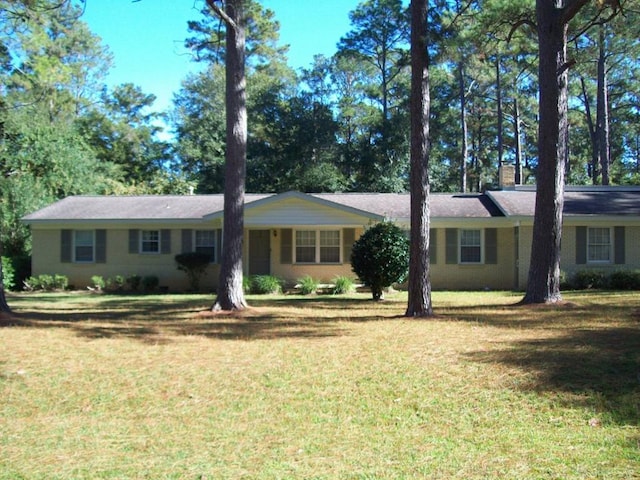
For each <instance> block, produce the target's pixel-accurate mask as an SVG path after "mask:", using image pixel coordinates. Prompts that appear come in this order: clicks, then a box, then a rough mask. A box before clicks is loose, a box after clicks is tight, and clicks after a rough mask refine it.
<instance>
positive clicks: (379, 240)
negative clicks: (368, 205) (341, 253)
mask: <svg viewBox="0 0 640 480" xmlns="http://www.w3.org/2000/svg"><path fill="white" fill-rule="evenodd" d="M351 268H352V269H353V271H354V273H355V274H356V275H357V276H358V278H359V279H360V280H361V281H362V283H364V284H365V285H367V286H368V287H369V288H370V289H371V294H372V296H373V299H374V300H380V299H382V297H383V290H384V289H385V288H387V287H390V286H391V285H393V284H394V283H402V282H404V281H405V280H406V278H407V275H408V273H409V239H408V238H407V236H406V235H405V233H404V232H403V231H402V229H401V228H400V227H398V226H397V225H395V224H394V223H392V222H381V223H377V224H375V225H374V226H372V227H370V228H368V229H367V230H366V231H365V232H364V233H363V234H362V236H361V237H360V238H359V239H358V240H356V242H355V243H354V244H353V249H352V251H351Z"/></svg>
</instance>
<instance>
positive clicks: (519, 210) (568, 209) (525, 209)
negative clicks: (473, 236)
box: [489, 187, 640, 217]
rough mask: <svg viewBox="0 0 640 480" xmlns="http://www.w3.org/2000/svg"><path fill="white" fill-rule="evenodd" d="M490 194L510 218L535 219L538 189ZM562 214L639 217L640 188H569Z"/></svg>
mask: <svg viewBox="0 0 640 480" xmlns="http://www.w3.org/2000/svg"><path fill="white" fill-rule="evenodd" d="M489 195H490V196H491V198H493V199H494V201H495V202H496V203H497V204H498V205H499V206H500V207H501V209H502V210H503V211H504V213H505V214H506V215H507V216H510V217H511V216H516V217H533V214H534V212H535V203H536V192H535V190H533V189H527V190H502V191H495V192H490V193H489ZM563 214H564V215H565V216H581V215H620V216H640V188H638V187H609V188H606V187H590V188H589V187H582V188H580V187H567V189H566V190H565V194H564V210H563Z"/></svg>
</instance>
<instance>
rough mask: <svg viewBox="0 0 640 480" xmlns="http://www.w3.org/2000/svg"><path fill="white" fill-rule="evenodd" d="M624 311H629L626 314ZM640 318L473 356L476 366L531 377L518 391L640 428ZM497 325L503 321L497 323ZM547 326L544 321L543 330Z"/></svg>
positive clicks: (514, 343)
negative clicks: (502, 367) (556, 397)
mask: <svg viewBox="0 0 640 480" xmlns="http://www.w3.org/2000/svg"><path fill="white" fill-rule="evenodd" d="M627 310H628V309H627ZM636 316H638V317H640V314H638V313H635V314H632V318H631V319H630V321H629V322H628V323H627V324H623V325H621V324H620V323H621V322H617V324H616V325H613V326H609V327H607V326H606V325H596V326H585V327H584V328H568V327H567V326H566V324H565V326H564V330H566V331H565V332H558V334H556V335H553V336H551V337H547V336H545V337H543V338H537V339H527V340H524V339H523V340H516V341H505V342H503V344H504V348H500V349H498V350H491V351H482V352H473V353H469V354H467V357H468V358H470V359H471V360H473V361H476V362H483V363H488V364H495V363H499V364H504V365H508V366H510V367H516V368H519V369H521V370H522V371H524V372H529V373H533V374H534V375H533V376H532V377H531V381H530V382H527V383H525V384H523V385H520V388H521V389H523V390H533V391H537V392H541V393H542V392H551V393H553V392H561V393H564V394H566V395H560V396H559V401H561V402H563V401H564V402H566V403H567V404H570V405H578V406H580V407H584V408H588V409H590V410H594V411H595V412H599V413H603V412H606V414H607V415H608V417H607V418H608V420H610V421H611V422H614V423H617V424H621V425H634V426H638V425H640V327H639V325H638V321H639V320H640V318H633V317H636ZM500 323H501V322H500ZM549 326H551V325H550V324H549V322H548V320H547V327H549Z"/></svg>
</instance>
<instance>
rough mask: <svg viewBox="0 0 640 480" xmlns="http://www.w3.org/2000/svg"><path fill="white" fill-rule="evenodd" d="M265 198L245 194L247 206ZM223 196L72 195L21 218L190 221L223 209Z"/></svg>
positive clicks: (38, 219)
mask: <svg viewBox="0 0 640 480" xmlns="http://www.w3.org/2000/svg"><path fill="white" fill-rule="evenodd" d="M268 196H269V195H247V196H246V202H247V203H250V202H253V201H256V200H259V199H262V198H265V197H268ZM223 207H224V197H223V195H140V196H84V195H78V196H72V197H67V198H65V199H63V200H60V201H58V202H56V203H53V204H51V205H49V206H48V207H45V208H43V209H41V210H38V211H36V212H34V213H32V214H30V215H27V216H26V217H24V220H25V221H27V222H30V221H42V220H46V221H50V220H58V221H65V220H193V219H201V218H203V217H204V216H206V215H209V214H211V213H214V212H218V211H221V210H223Z"/></svg>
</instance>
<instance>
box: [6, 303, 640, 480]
mask: <svg viewBox="0 0 640 480" xmlns="http://www.w3.org/2000/svg"><path fill="white" fill-rule="evenodd" d="M566 297H567V300H568V301H569V302H571V305H570V306H569V305H565V306H562V307H559V308H558V307H537V308H523V307H518V306H516V305H515V302H516V301H517V299H518V295H514V294H510V293H500V292H495V293H487V292H483V293H474V292H464V293H463V294H459V293H455V292H436V293H434V306H435V308H436V313H437V317H435V318H430V319H410V318H404V317H401V316H400V315H401V314H402V312H404V309H405V308H406V296H405V295H404V294H402V293H396V294H393V295H389V296H388V297H387V300H386V301H385V302H371V301H370V300H369V299H368V297H367V296H363V295H351V296H347V297H330V296H326V297H325V296H315V297H294V296H287V297H284V296H275V297H250V304H251V308H248V309H246V310H245V311H242V312H235V313H233V314H220V313H215V314H211V313H209V312H203V307H204V306H206V305H207V304H209V303H210V302H211V299H210V298H208V297H205V296H162V297H160V296H158V297H145V296H129V297H115V296H106V295H104V296H100V295H93V296H90V295H75V296H70V295H66V296H65V295H52V296H44V295H42V296H39V295H35V296H27V295H20V296H12V297H11V298H10V299H9V300H10V303H11V305H12V307H13V308H14V310H15V311H16V315H17V317H18V318H19V319H20V321H21V322H23V323H22V325H18V326H14V327H12V328H3V329H0V345H2V347H1V348H2V355H1V356H0V395H1V396H2V398H3V402H2V403H0V418H1V419H2V421H0V450H2V452H3V454H2V456H0V478H242V477H245V478H327V479H329V478H354V479H355V478H443V479H444V478H447V479H456V478H458V479H463V478H464V479H484V478H525V479H526V478H536V479H545V478H566V479H578V478H607V479H609V478H614V479H615V478H617V479H623V478H625V479H626V478H634V476H637V473H636V472H637V464H638V460H639V459H640V457H639V449H638V440H639V439H640V435H639V432H638V418H639V411H638V405H639V404H640V392H639V389H638V383H637V381H638V380H637V367H638V364H639V360H640V358H638V354H639V352H640V343H639V341H638V339H639V331H638V318H637V312H638V311H640V295H638V294H633V293H627V294H616V293H597V292H595V293H592V294H591V295H583V294H568V295H566ZM634 382H635V383H634Z"/></svg>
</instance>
